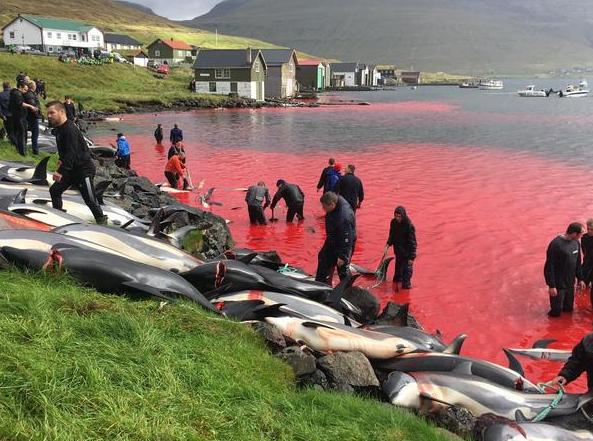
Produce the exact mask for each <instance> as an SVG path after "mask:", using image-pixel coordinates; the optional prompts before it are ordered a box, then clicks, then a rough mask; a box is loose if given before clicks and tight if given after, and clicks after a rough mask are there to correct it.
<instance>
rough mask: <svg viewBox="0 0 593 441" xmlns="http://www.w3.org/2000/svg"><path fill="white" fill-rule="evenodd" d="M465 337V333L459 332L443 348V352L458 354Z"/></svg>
mask: <svg viewBox="0 0 593 441" xmlns="http://www.w3.org/2000/svg"><path fill="white" fill-rule="evenodd" d="M466 338H467V335H466V334H461V335H458V336H457V337H455V339H454V340H453V341H452V342H451V343H450V344H449V346H447V347H446V348H445V350H444V351H443V352H444V353H445V354H455V355H459V354H460V352H461V347H462V346H463V342H464V341H465V339H466Z"/></svg>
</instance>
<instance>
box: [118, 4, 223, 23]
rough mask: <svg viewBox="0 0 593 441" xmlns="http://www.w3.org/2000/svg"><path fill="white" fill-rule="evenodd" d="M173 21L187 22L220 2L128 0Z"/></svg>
mask: <svg viewBox="0 0 593 441" xmlns="http://www.w3.org/2000/svg"><path fill="white" fill-rule="evenodd" d="M129 1H132V2H134V3H138V4H140V5H143V6H147V7H149V8H151V9H152V10H153V11H154V12H155V14H158V15H162V16H163V17H167V18H170V19H173V20H189V19H192V18H195V17H197V16H199V15H202V14H205V13H206V12H208V11H209V10H210V9H212V7H213V6H214V5H216V4H217V3H220V2H221V1H222V0H129Z"/></svg>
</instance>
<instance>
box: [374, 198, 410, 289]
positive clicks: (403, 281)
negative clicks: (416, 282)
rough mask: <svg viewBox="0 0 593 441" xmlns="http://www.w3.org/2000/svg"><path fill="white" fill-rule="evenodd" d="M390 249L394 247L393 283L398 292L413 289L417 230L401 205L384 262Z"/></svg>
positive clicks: (396, 213)
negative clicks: (401, 289)
mask: <svg viewBox="0 0 593 441" xmlns="http://www.w3.org/2000/svg"><path fill="white" fill-rule="evenodd" d="M389 247H393V253H394V254H395V274H394V275H393V281H394V282H395V284H396V291H399V290H400V288H403V289H411V288H412V274H413V271H414V260H415V259H416V249H417V243H416V228H415V227H414V224H413V223H412V221H411V220H410V218H409V217H408V214H407V213H406V209H405V208H404V207H402V206H401V205H400V206H399V207H397V208H396V209H395V211H394V212H393V219H392V220H391V224H390V226H389V237H388V238H387V244H386V245H385V250H384V251H383V258H382V260H385V257H387V252H388V251H389Z"/></svg>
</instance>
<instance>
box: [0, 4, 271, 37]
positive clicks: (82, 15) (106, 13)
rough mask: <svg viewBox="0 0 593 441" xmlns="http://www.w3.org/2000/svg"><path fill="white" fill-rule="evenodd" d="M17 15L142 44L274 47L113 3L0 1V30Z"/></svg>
mask: <svg viewBox="0 0 593 441" xmlns="http://www.w3.org/2000/svg"><path fill="white" fill-rule="evenodd" d="M17 13H21V14H36V15H49V16H54V17H62V18H69V19H73V20H81V21H85V22H88V23H91V24H94V25H96V26H97V27H99V28H100V29H101V30H103V31H117V32H123V33H127V34H129V35H132V36H133V37H135V38H136V39H138V40H139V41H142V42H144V43H145V44H148V43H150V42H151V41H153V40H155V39H156V38H171V37H173V38H175V39H177V40H183V41H186V42H187V43H190V44H194V45H196V46H200V47H216V45H217V41H218V47H219V48H244V47H248V46H251V47H275V46H274V45H273V44H271V43H266V42H263V41H259V40H255V39H249V38H241V37H230V36H228V35H219V36H218V40H217V39H216V35H215V34H214V33H212V32H208V31H201V30H197V29H193V28H189V27H186V26H183V25H181V24H179V23H175V22H173V21H170V20H167V19H165V18H162V17H158V16H155V15H153V14H150V13H147V12H143V11H141V10H139V9H138V8H135V7H130V6H126V5H125V4H122V3H120V2H117V1H113V0H86V1H85V2H83V3H81V2H79V1H76V0H55V1H51V2H46V1H42V0H30V1H21V0H2V1H0V27H2V26H4V25H5V24H6V23H8V22H9V21H10V20H12V19H13V18H14V17H15V16H16V15H17Z"/></svg>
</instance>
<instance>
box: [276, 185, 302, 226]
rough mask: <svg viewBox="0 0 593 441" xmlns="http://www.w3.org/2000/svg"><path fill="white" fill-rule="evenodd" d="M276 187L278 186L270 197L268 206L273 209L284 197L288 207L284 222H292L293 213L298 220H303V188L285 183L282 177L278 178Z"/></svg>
mask: <svg viewBox="0 0 593 441" xmlns="http://www.w3.org/2000/svg"><path fill="white" fill-rule="evenodd" d="M276 187H278V191H276V194H275V195H274V198H273V199H272V205H270V208H271V209H272V210H273V209H274V208H276V205H277V204H278V202H279V201H280V199H284V202H286V206H287V207H288V210H287V212H286V222H292V221H293V220H294V216H295V215H296V217H297V219H298V220H299V222H300V221H303V220H305V215H304V214H303V208H304V206H305V193H303V190H301V188H300V187H299V186H298V185H296V184H289V183H287V182H286V181H285V180H284V179H278V181H277V182H276Z"/></svg>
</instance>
